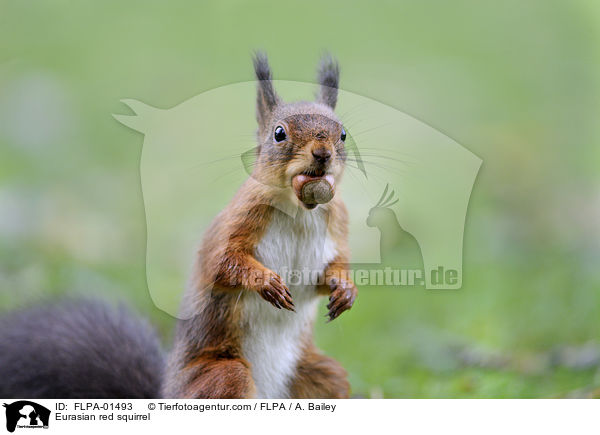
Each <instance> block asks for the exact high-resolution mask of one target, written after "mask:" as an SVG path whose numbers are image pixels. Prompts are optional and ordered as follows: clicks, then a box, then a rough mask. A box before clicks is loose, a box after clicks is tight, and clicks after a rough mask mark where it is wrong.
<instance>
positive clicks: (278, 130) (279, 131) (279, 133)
mask: <svg viewBox="0 0 600 435" xmlns="http://www.w3.org/2000/svg"><path fill="white" fill-rule="evenodd" d="M273 137H274V138H275V142H281V141H283V140H285V130H284V129H283V127H282V126H281V125H278V126H277V127H275V133H274V134H273Z"/></svg>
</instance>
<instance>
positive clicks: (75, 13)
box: [0, 0, 600, 398]
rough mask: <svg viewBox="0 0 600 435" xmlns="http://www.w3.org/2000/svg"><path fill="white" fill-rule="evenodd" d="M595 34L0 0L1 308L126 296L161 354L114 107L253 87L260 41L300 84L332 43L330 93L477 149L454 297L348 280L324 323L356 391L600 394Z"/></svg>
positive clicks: (544, 27) (379, 13)
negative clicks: (336, 73)
mask: <svg viewBox="0 0 600 435" xmlns="http://www.w3.org/2000/svg"><path fill="white" fill-rule="evenodd" d="M599 42H600V4H599V3H598V2H595V1H593V0H590V1H572V2H563V1H551V0H539V1H537V0H536V1H533V0H532V1H527V2H522V1H514V0H511V1H505V2H492V1H475V0H472V1H454V2H442V1H420V2H416V1H383V2H366V1H362V2H353V1H344V2H342V1H339V2H327V3H325V2H316V1H308V2H285V3H284V2H264V1H262V2H245V1H220V2H217V1H211V2H204V3H200V2H193V1H189V2H182V1H170V2H154V1H130V2H121V1H102V2H90V1H79V2H72V1H53V2H34V1H25V0H18V1H17V0H15V1H4V0H2V1H0V309H2V310H10V309H14V308H16V307H19V306H24V305H29V304H32V303H34V302H36V301H40V300H43V299H44V298H48V297H53V298H54V297H59V296H60V295H63V294H69V295H73V294H84V295H96V296H99V297H102V298H105V299H107V300H111V301H123V300H125V301H127V302H128V303H130V304H132V305H134V306H136V307H137V308H138V310H139V311H140V312H142V313H144V314H146V315H148V316H150V317H151V318H152V320H153V322H154V323H155V324H156V325H158V327H159V329H160V331H161V333H162V335H163V337H164V340H165V344H166V345H167V346H168V343H169V341H170V338H171V334H172V328H173V323H174V320H173V319H172V318H171V317H169V316H167V315H165V314H163V313H162V312H160V311H159V310H157V309H156V308H155V307H154V306H153V305H152V302H151V300H150V298H149V295H148V291H147V287H146V278H145V243H146V234H145V219H144V207H143V202H142V195H141V187H140V179H139V160H140V153H141V144H142V141H143V137H142V135H140V134H139V133H136V132H134V131H132V130H130V129H128V128H126V127H124V126H123V125H121V124H119V123H118V122H117V121H115V120H114V119H113V118H112V116H111V114H112V113H128V110H127V109H126V108H124V106H123V105H122V104H121V103H119V100H121V99H123V98H136V99H140V100H142V101H144V102H146V103H148V104H151V105H153V106H156V107H162V108H168V107H172V106H174V105H176V104H178V103H180V102H182V101H184V100H187V99H188V98H190V97H192V96H195V95H197V94H199V93H201V92H203V91H206V90H209V89H213V88H215V87H218V86H222V85H225V84H230V83H235V82H240V81H247V80H251V79H252V78H253V76H252V69H251V62H250V55H251V53H252V51H253V50H254V49H256V48H262V49H264V50H266V51H267V52H268V53H269V55H270V58H271V63H272V67H273V70H274V72H275V75H276V78H278V79H286V80H300V81H311V80H313V77H314V67H315V63H316V61H317V59H318V57H319V55H320V54H321V52H322V51H324V50H329V51H331V52H332V53H334V54H335V55H336V56H337V57H338V59H339V61H340V63H341V65H342V87H343V88H344V89H346V90H349V91H352V92H355V93H357V94H362V95H366V96H368V97H370V98H373V99H375V100H378V101H380V102H382V103H385V104H387V105H390V106H392V107H395V108H396V109H399V110H401V111H404V112H406V113H408V114H410V115H412V116H414V117H416V118H418V119H420V120H422V121H424V122H426V123H428V124H429V125H431V126H432V127H434V128H436V129H437V130H439V131H441V132H443V133H445V134H447V135H448V136H450V137H452V138H454V139H455V140H456V141H457V142H459V143H460V144H461V145H463V146H465V147H466V148H468V149H470V150H471V151H472V152H474V153H475V154H477V155H478V156H479V157H481V158H482V159H483V162H484V163H483V166H482V168H481V170H480V173H479V176H478V179H477V181H476V183H475V187H474V190H473V194H472V196H471V203H470V208H469V214H468V217H467V223H466V228H465V245H464V269H463V273H464V285H463V288H462V289H461V290H458V291H450V290H446V291H427V290H424V289H423V288H411V289H406V288H404V289H386V288H361V293H360V298H359V300H358V302H357V304H356V305H355V307H354V308H353V310H352V312H351V313H348V314H345V315H343V316H342V317H341V318H340V319H339V320H336V321H335V322H333V323H331V324H327V325H326V324H324V323H322V322H319V324H318V326H317V341H318V343H319V345H320V346H321V348H322V349H324V350H325V351H326V352H327V353H328V354H329V355H332V356H334V357H336V358H337V359H339V360H340V361H341V362H342V363H343V365H344V366H345V367H346V368H347V369H348V371H349V373H350V379H351V382H352V386H353V391H354V394H355V395H356V396H361V397H406V398H409V397H410V398H413V397H424V398H425V397H429V398H439V397H450V398H451V397H595V396H599V395H600V369H599V368H600V341H599V337H598V333H599V332H600V327H599V319H600V274H599V273H598V266H599V259H600V190H599V182H600V176H599V172H598V167H599V163H600V147H599V146H598V145H599V143H600V140H599V139H600V137H599V136H600V127H599V123H598V118H599V115H600V107H599V102H600V47H599V45H600V44H599ZM248 110H253V106H252V105H251V103H250V102H249V106H248ZM177 290H178V289H177ZM165 291H174V290H173V289H165ZM323 305H324V304H323ZM321 308H322V311H323V313H324V312H325V309H324V306H323V307H321Z"/></svg>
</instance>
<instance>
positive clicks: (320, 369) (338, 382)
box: [290, 346, 350, 399]
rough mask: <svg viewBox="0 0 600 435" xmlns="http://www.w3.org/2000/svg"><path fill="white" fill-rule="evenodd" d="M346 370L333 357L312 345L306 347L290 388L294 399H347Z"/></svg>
mask: <svg viewBox="0 0 600 435" xmlns="http://www.w3.org/2000/svg"><path fill="white" fill-rule="evenodd" d="M347 377H348V374H347V373H346V370H344V368H343V367H342V366H341V365H340V363H338V362H337V361H336V360H334V359H333V358H330V357H328V356H325V355H323V354H321V353H320V352H319V351H318V350H317V349H316V348H315V347H314V346H310V347H309V348H308V349H306V350H305V351H304V353H303V355H302V357H301V358H300V361H298V366H297V369H296V375H295V377H294V379H293V381H292V384H291V388H290V397H292V398H294V399H347V398H349V397H350V384H349V383H348V379H347Z"/></svg>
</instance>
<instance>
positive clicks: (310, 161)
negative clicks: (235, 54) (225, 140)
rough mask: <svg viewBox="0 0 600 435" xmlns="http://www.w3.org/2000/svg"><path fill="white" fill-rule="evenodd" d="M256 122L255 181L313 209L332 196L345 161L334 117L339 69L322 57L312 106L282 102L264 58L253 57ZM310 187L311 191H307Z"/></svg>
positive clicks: (341, 129)
mask: <svg viewBox="0 0 600 435" xmlns="http://www.w3.org/2000/svg"><path fill="white" fill-rule="evenodd" d="M254 69H255V72H256V78H257V79H258V92H257V104H256V119H257V121H258V133H257V138H258V147H257V153H258V155H257V159H256V166H255V168H254V171H253V174H252V175H253V177H255V178H257V179H258V180H259V181H261V182H262V183H265V184H267V185H269V186H275V187H278V188H282V189H290V190H289V191H290V192H293V193H294V195H290V197H292V198H294V197H296V198H297V199H298V201H299V202H300V203H301V204H303V205H304V206H305V207H306V208H308V209H312V208H314V207H316V206H317V205H318V204H321V203H325V202H327V201H329V200H330V199H331V198H332V197H333V195H334V193H335V185H336V183H337V182H338V181H339V180H340V178H341V175H342V173H343V169H344V164H345V161H346V149H345V144H344V141H345V140H346V131H345V130H344V127H343V125H342V123H341V122H340V120H339V119H338V117H337V116H336V115H335V113H334V109H335V105H336V102H337V94H338V82H339V67H338V64H337V62H336V61H335V60H334V59H333V58H332V57H330V56H328V55H326V56H324V57H323V59H322V60H321V64H320V67H319V70H318V81H319V85H320V89H319V92H318V94H317V98H316V101H314V102H306V101H301V102H295V103H285V102H283V101H282V100H281V98H279V96H278V95H277V93H276V92H275V89H274V88H273V83H272V76H271V70H270V67H269V63H268V60H267V57H266V56H265V55H264V54H263V53H257V54H256V55H255V57H254ZM308 186H311V187H310V188H308Z"/></svg>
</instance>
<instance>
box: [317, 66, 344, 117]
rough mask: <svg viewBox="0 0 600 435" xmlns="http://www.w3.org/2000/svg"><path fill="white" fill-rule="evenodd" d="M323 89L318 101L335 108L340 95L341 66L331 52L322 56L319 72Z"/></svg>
mask: <svg viewBox="0 0 600 435" xmlns="http://www.w3.org/2000/svg"><path fill="white" fill-rule="evenodd" d="M318 80H319V84H320V85H321V90H320V91H319V94H318V95H317V101H319V102H321V103H324V104H327V105H328V106H329V107H331V108H332V109H335V104H336V103H337V95H338V84H339V81H340V67H339V65H338V63H337V60H335V59H334V58H333V57H332V56H331V55H330V54H325V55H324V56H323V57H322V58H321V64H320V65H319V74H318Z"/></svg>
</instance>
